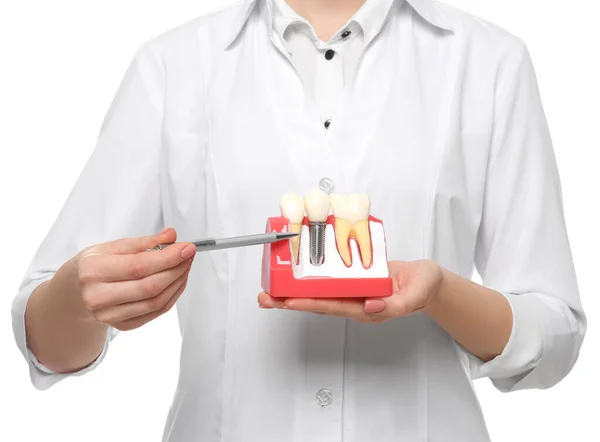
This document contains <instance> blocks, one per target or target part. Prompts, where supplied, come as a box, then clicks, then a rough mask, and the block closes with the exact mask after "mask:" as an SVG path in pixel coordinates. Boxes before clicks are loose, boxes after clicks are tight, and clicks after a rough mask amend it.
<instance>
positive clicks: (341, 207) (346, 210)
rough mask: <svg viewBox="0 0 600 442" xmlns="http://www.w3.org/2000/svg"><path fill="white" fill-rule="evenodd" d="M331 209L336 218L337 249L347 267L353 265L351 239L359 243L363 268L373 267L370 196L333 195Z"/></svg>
mask: <svg viewBox="0 0 600 442" xmlns="http://www.w3.org/2000/svg"><path fill="white" fill-rule="evenodd" d="M331 209H332V211H333V215H334V216H335V238H336V242H337V247H338V251H339V253H340V256H341V258H342V260H343V261H344V263H345V264H346V265H347V266H350V265H352V256H351V253H350V238H354V239H355V240H356V242H357V243H358V247H359V250H360V255H361V261H362V264H363V266H364V267H369V266H371V263H372V260H373V251H372V250H371V233H370V230H369V212H370V210H371V201H370V199H369V197H368V195H365V194H357V193H355V194H351V195H341V194H333V195H331Z"/></svg>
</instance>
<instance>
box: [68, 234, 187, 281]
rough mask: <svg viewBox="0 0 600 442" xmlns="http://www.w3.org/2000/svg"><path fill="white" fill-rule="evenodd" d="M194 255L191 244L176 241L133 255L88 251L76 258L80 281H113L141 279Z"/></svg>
mask: <svg viewBox="0 0 600 442" xmlns="http://www.w3.org/2000/svg"><path fill="white" fill-rule="evenodd" d="M195 255H196V247H195V246H194V245H193V244H191V243H175V244H172V245H170V246H168V247H166V248H164V249H163V250H153V251H151V252H146V251H144V252H140V253H135V254H122V255H111V254H89V255H86V256H84V257H83V258H81V259H80V260H79V263H78V277H79V280H80V281H82V282H94V281H99V282H115V281H129V280H136V279H143V278H146V277H148V276H151V275H154V274H156V273H159V272H162V271H163V270H167V269H170V268H173V267H175V266H177V265H179V264H181V263H182V262H183V261H185V260H186V259H189V258H190V257H191V258H193V257H194V256H195Z"/></svg>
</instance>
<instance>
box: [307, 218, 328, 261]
mask: <svg viewBox="0 0 600 442" xmlns="http://www.w3.org/2000/svg"><path fill="white" fill-rule="evenodd" d="M326 227H327V224H326V223H324V222H319V221H310V222H309V223H308V237H309V241H308V243H309V249H310V263H311V264H312V265H315V266H320V265H321V264H323V261H324V259H325V228H326Z"/></svg>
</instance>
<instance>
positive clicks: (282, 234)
mask: <svg viewBox="0 0 600 442" xmlns="http://www.w3.org/2000/svg"><path fill="white" fill-rule="evenodd" d="M298 235H299V233H293V232H279V233H277V238H279V239H288V238H293V237H295V236H298Z"/></svg>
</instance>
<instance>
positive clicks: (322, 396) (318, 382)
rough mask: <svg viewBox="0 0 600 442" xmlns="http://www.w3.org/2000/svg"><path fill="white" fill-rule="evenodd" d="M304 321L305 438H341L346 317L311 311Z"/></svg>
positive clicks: (324, 439)
mask: <svg viewBox="0 0 600 442" xmlns="http://www.w3.org/2000/svg"><path fill="white" fill-rule="evenodd" d="M307 321H308V324H307V327H308V334H307V352H306V358H307V360H306V390H305V398H306V409H305V411H306V415H305V422H306V427H305V429H306V440H311V441H331V440H341V438H342V428H343V426H342V408H343V393H344V392H343V385H344V379H343V378H344V348H345V342H346V320H345V319H343V318H334V317H328V316H321V315H310V316H309V317H308V318H307Z"/></svg>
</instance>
